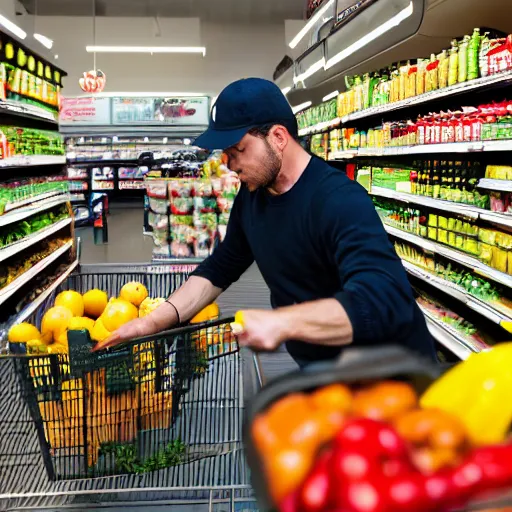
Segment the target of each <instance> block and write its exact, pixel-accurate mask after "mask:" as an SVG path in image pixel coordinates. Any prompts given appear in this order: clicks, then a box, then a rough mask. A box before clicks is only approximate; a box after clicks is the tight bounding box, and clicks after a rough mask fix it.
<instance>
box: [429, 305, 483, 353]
mask: <svg viewBox="0 0 512 512" xmlns="http://www.w3.org/2000/svg"><path fill="white" fill-rule="evenodd" d="M420 309H421V311H422V312H423V314H424V315H425V320H426V322H427V327H428V330H429V331H430V334H432V336H433V337H434V339H436V340H437V341H438V342H439V343H440V344H441V345H443V347H445V348H447V349H448V350H449V351H450V352H452V353H453V354H455V355H456V356H457V357H458V358H459V359H461V360H465V359H467V358H468V357H469V356H470V355H471V354H473V353H475V350H473V348H472V347H469V346H468V345H467V343H466V342H465V340H464V339H463V338H462V337H461V336H459V335H458V333H457V332H456V331H455V330H454V329H451V328H450V326H449V325H447V324H444V323H443V322H440V321H439V320H437V319H436V318H434V316H433V315H431V314H430V312H429V311H427V310H426V309H425V308H424V307H422V306H421V305H420Z"/></svg>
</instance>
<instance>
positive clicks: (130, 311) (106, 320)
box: [101, 299, 139, 332]
mask: <svg viewBox="0 0 512 512" xmlns="http://www.w3.org/2000/svg"><path fill="white" fill-rule="evenodd" d="M138 316H139V312H138V310H137V308H136V307H135V306H134V305H133V304H132V303H131V302H128V301H126V300H123V299H119V300H115V301H112V302H110V303H109V304H107V307H106V308H105V311H104V312H103V314H102V315H101V321H102V323H103V325H104V326H105V328H106V329H107V331H110V332H114V331H115V330H117V329H119V327H121V326H122V325H124V324H126V323H128V322H130V321H131V320H135V319H136V318H137V317H138Z"/></svg>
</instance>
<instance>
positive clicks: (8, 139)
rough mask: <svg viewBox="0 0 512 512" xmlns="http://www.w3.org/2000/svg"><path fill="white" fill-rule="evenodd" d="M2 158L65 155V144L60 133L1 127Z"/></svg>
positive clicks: (0, 149) (0, 146)
mask: <svg viewBox="0 0 512 512" xmlns="http://www.w3.org/2000/svg"><path fill="white" fill-rule="evenodd" d="M0 151H1V158H9V157H12V156H18V155H24V156H27V155H64V152H65V151H64V143H63V141H62V136H61V135H60V134H59V133H58V132H52V131H47V130H36V129H33V128H19V127H17V126H0Z"/></svg>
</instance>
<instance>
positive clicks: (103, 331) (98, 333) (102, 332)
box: [91, 318, 112, 342]
mask: <svg viewBox="0 0 512 512" xmlns="http://www.w3.org/2000/svg"><path fill="white" fill-rule="evenodd" d="M111 334H112V333H111V332H110V331H109V330H107V328H106V327H105V326H104V325H103V321H102V320H101V318H98V320H96V322H94V326H93V328H92V329H91V339H92V340H93V341H98V342H99V341H103V340H106V339H107V338H108V337H109V336H110V335H111Z"/></svg>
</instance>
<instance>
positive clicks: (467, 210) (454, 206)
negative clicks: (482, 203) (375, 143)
mask: <svg viewBox="0 0 512 512" xmlns="http://www.w3.org/2000/svg"><path fill="white" fill-rule="evenodd" d="M370 194H371V195H373V196H378V197H386V198H388V199H396V200H397V201H402V202H404V203H412V204H418V205H421V206H426V207H427V208H433V209H435V210H440V211H445V212H449V213H455V214H458V215H464V216H465V217H468V218H471V219H475V220H477V219H481V220H484V221H486V222H492V223H493V224H496V225H499V226H506V227H509V228H512V214H508V213H499V212H491V211H489V210H484V209H483V208H478V207H476V206H472V205H469V204H459V203H454V202H452V201H445V200H443V199H434V198H432V197H427V196H421V195H417V194H408V193H406V192H396V191H394V190H390V189H388V188H384V187H372V188H371V192H370Z"/></svg>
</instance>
